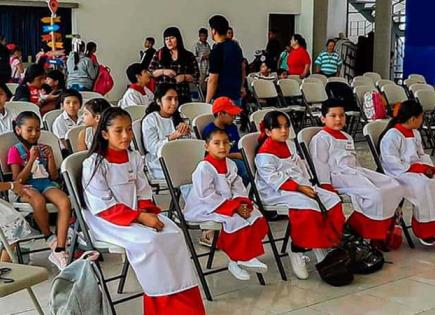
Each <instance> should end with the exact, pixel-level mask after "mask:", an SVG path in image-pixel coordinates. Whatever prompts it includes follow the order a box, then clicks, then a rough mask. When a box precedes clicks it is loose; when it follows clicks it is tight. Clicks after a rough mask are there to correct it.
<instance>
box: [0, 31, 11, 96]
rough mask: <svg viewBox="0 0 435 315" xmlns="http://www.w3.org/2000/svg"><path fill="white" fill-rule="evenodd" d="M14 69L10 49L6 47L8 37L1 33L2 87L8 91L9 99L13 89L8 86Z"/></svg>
mask: <svg viewBox="0 0 435 315" xmlns="http://www.w3.org/2000/svg"><path fill="white" fill-rule="evenodd" d="M11 74H12V69H11V65H10V63H9V50H8V49H7V48H6V37H5V36H4V35H0V87H1V88H2V89H3V90H4V91H5V92H6V95H7V97H8V99H10V98H11V97H12V93H11V91H10V90H9V89H8V87H7V86H6V83H7V82H9V79H10V78H11Z"/></svg>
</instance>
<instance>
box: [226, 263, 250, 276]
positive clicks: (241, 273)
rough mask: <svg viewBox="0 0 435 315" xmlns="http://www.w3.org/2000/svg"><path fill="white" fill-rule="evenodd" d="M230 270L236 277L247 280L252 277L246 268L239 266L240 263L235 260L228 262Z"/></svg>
mask: <svg viewBox="0 0 435 315" xmlns="http://www.w3.org/2000/svg"><path fill="white" fill-rule="evenodd" d="M228 271H229V272H230V273H231V274H232V275H233V276H234V277H235V278H236V279H239V280H242V281H247V280H249V279H251V276H250V275H249V273H248V272H247V271H246V270H243V269H242V268H240V267H239V265H238V264H237V263H236V262H235V261H232V260H230V262H229V263H228Z"/></svg>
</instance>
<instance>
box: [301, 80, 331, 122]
mask: <svg viewBox="0 0 435 315" xmlns="http://www.w3.org/2000/svg"><path fill="white" fill-rule="evenodd" d="M306 80H307V79H306ZM312 80H318V79H312ZM301 91H302V95H303V96H304V101H305V104H306V105H307V113H308V117H309V119H310V120H311V124H312V125H313V126H315V125H316V117H317V121H318V120H319V119H320V118H319V117H320V112H319V111H318V112H313V110H316V109H317V110H318V109H320V106H321V104H322V103H323V102H324V101H326V100H327V99H328V95H327V94H326V91H325V87H324V86H323V84H322V83H307V82H305V80H304V82H303V83H302V85H301Z"/></svg>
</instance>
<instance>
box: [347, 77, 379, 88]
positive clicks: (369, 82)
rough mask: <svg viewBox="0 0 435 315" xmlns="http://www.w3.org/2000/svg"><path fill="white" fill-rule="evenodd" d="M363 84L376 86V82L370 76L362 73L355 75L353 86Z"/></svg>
mask: <svg viewBox="0 0 435 315" xmlns="http://www.w3.org/2000/svg"><path fill="white" fill-rule="evenodd" d="M361 85H365V86H370V87H376V84H375V83H374V82H373V80H372V79H370V78H369V77H365V76H362V75H360V76H356V77H354V78H353V80H352V84H351V86H352V87H356V86H361Z"/></svg>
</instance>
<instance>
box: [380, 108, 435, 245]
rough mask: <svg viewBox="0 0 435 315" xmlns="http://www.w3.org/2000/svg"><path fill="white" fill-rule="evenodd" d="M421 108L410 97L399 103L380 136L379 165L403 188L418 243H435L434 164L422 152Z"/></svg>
mask: <svg viewBox="0 0 435 315" xmlns="http://www.w3.org/2000/svg"><path fill="white" fill-rule="evenodd" d="M423 115H424V113H423V108H422V107H421V105H420V104H418V103H416V102H414V101H405V102H403V103H402V104H400V106H399V110H398V113H397V116H396V117H394V118H392V119H391V120H390V122H389V123H388V126H387V128H386V129H385V131H384V134H383V135H381V139H380V152H381V160H382V166H383V168H384V170H385V172H386V173H387V174H389V175H391V176H394V177H395V178H396V179H397V180H398V181H399V183H400V184H401V185H402V187H403V188H404V191H405V192H404V194H405V198H406V199H407V200H408V201H410V202H411V203H412V204H413V205H414V206H415V207H414V213H413V217H412V230H413V231H414V234H415V236H417V237H418V238H419V239H420V241H421V243H422V244H424V245H428V246H434V245H435V198H434V196H435V179H434V178H433V174H434V173H435V167H434V165H433V162H432V160H431V158H430V156H429V155H428V154H426V153H425V152H424V149H423V145H422V140H421V135H420V133H419V131H418V129H419V128H420V127H421V125H422V123H423Z"/></svg>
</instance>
